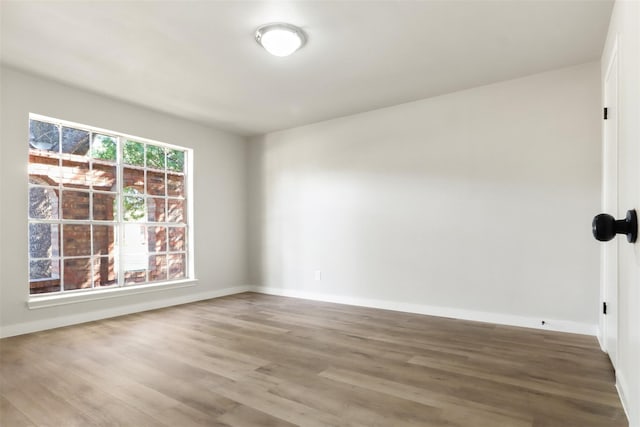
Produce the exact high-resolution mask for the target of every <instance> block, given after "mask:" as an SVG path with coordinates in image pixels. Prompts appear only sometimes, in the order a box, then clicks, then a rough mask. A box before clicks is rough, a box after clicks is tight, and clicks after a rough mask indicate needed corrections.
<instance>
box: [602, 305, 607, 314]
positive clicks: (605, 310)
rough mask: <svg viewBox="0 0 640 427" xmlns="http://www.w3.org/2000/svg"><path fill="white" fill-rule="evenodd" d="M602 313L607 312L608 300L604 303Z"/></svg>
mask: <svg viewBox="0 0 640 427" xmlns="http://www.w3.org/2000/svg"><path fill="white" fill-rule="evenodd" d="M602 314H607V303H606V302H603V303H602Z"/></svg>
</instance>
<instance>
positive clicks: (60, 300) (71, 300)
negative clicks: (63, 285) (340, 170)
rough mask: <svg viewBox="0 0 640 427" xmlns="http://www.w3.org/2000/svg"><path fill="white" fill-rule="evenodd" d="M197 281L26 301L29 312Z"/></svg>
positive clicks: (76, 293)
mask: <svg viewBox="0 0 640 427" xmlns="http://www.w3.org/2000/svg"><path fill="white" fill-rule="evenodd" d="M197 283H198V280H197V279H184V280H178V281H174V282H165V283H154V284H149V285H138V286H128V287H122V288H111V289H101V290H97V291H80V292H70V293H68V294H57V295H43V296H36V295H31V296H29V299H28V301H27V307H29V309H30V310H33V309H38V308H47V307H55V306H58V305H67V304H75V303H79V302H86V301H97V300H101V299H108V298H119V297H124V296H129V295H136V294H146V293H149V292H160V291H168V290H171V289H180V288H188V287H191V286H195V285H196V284H197Z"/></svg>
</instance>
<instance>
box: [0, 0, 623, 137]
mask: <svg viewBox="0 0 640 427" xmlns="http://www.w3.org/2000/svg"><path fill="white" fill-rule="evenodd" d="M1 8H2V10H1V12H2V22H1V23H2V29H1V37H2V42H1V43H2V44H1V59H2V62H3V63H5V64H8V65H12V66H15V67H18V68H22V69H24V70H27V71H31V72H34V73H37V74H40V75H44V76H47V77H51V78H54V79H56V80H59V81H62V82H66V83H69V84H72V85H75V86H79V87H82V88H86V89H90V90H92V91H94V92H98V93H102V94H105V95H109V96H112V97H115V98H119V99H123V100H126V101H130V102H133V103H136V104H139V105H143V106H147V107H150V108H153V109H157V110H161V111H165V112H169V113H172V114H176V115H178V116H182V117H186V118H189V119H192V120H196V121H199V122H203V123H207V124H209V125H212V126H215V127H218V128H221V129H226V130H230V131H233V132H237V133H240V134H243V135H252V134H257V133H265V132H270V131H274V130H279V129H285V128H290V127H294V126H299V125H302V124H307V123H313V122H317V121H321V120H325V119H329V118H334V117H339V116H344V115H348V114H353V113H358V112H363V111H368V110H372V109H375V108H380V107H385V106H389V105H395V104H399V103H403V102H408V101H413V100H417V99H421V98H426V97H430V96H434V95H439V94H443V93H447V92H452V91H456V90H460V89H464V88H469V87H474V86H479V85H483V84H488V83H492V82H496V81H501V80H505V79H510V78H515V77H519V76H524V75H528V74H533V73H536V72H541V71H545V70H550V69H554V68H560V67H564V66H570V65H574V64H579V63H583V62H587V61H591V60H596V59H598V58H599V57H600V54H601V50H602V47H603V43H604V38H605V33H606V29H607V25H608V21H609V16H610V13H611V8H612V1H609V0H586V1H580V0H568V1H560V0H539V1H520V0H504V1H482V0H470V1H454V0H448V1H373V2H368V1H356V0H352V1H296V2H278V1H261V2H248V1H228V2H227V1H163V2H151V1H126V2H113V1H111V2H109V1H100V2H98V1H84V2H73V1H66V2H62V1H44V2H36V1H2V3H1ZM274 21H286V22H290V23H292V24H295V25H298V26H300V27H302V28H303V29H304V30H305V31H306V33H307V35H308V42H307V44H306V45H305V47H304V48H303V49H302V50H300V51H298V52H296V53H295V54H294V55H293V56H291V57H288V58H276V57H272V56H270V55H269V54H267V53H266V52H265V51H264V50H262V49H261V48H260V47H259V46H258V45H257V43H256V42H255V41H254V39H253V33H254V31H255V29H256V28H257V27H258V26H260V25H261V24H264V23H268V22H274Z"/></svg>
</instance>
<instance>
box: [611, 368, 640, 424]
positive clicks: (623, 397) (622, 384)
mask: <svg viewBox="0 0 640 427" xmlns="http://www.w3.org/2000/svg"><path fill="white" fill-rule="evenodd" d="M616 390H617V391H618V397H620V402H621V403H622V409H624V413H625V415H626V416H627V420H629V427H640V420H632V419H631V414H630V413H629V407H628V406H627V393H626V390H627V382H626V380H625V379H624V376H623V375H621V372H620V371H619V370H617V371H616Z"/></svg>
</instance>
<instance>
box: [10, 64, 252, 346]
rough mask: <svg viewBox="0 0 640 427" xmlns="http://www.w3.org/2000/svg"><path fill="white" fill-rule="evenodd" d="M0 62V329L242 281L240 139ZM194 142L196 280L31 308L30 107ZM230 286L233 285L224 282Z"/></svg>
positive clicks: (190, 296)
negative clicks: (187, 284) (162, 288)
mask: <svg viewBox="0 0 640 427" xmlns="http://www.w3.org/2000/svg"><path fill="white" fill-rule="evenodd" d="M0 71H1V90H2V104H1V108H2V110H1V114H0V122H1V127H2V130H1V133H0V135H1V141H0V151H1V156H0V162H1V163H0V195H1V201H2V205H1V211H2V216H1V217H0V254H1V255H2V256H1V257H0V299H1V301H0V326H1V327H2V332H1V334H2V335H5V336H6V335H12V334H16V333H22V332H29V331H32V330H38V329H44V328H47V327H55V326H60V325H64V324H69V323H75V322H79V321H85V320H91V319H97V318H101V317H108V316H112V315H116V314H121V313H127V312H132V311H137V310H141V309H148V308H152V307H160V306H165V305H168V304H173V303H177V302H186V301H190V300H197V299H203V298H208V297H212V296H215V295H218V294H223V293H226V292H232V291H234V290H238V288H234V287H238V286H243V285H244V284H245V283H246V280H245V279H246V277H245V276H246V267H247V265H246V264H247V263H246V244H245V243H246V239H245V231H246V203H245V202H246V178H245V177H246V168H245V167H246V141H245V140H244V139H243V138H240V137H237V136H233V135H231V134H228V133H224V132H219V131H216V130H213V129H211V128H207V127H205V126H201V125H198V124H195V123H193V122H189V121H185V120H182V119H178V118H175V117H172V116H169V115H166V114H161V113H157V112H153V111H150V110H148V109H144V108H140V107H136V106H133V105H130V104H125V103H122V102H119V101H115V100H112V99H109V98H105V97H102V96H98V95H95V94H92V93H89V92H85V91H82V90H79V89H74V88H71V87H69V86H65V85H61V84H58V83H55V82H52V81H48V80H44V79H41V78H38V77H35V76H31V75H27V74H24V73H21V72H19V71H17V70H15V69H11V68H5V67H3V68H2V69H0ZM30 112H32V113H37V114H42V115H46V116H51V117H55V118H59V119H64V120H69V121H73V122H77V123H82V124H87V125H92V126H97V127H101V128H106V129H111V130H114V131H118V132H123V133H127V134H131V135H136V136H141V137H145V138H150V139H155V140H158V141H162V142H167V143H171V144H177V145H182V146H184V147H189V148H193V149H194V150H195V151H194V154H195V156H194V157H195V168H194V169H195V175H194V193H195V194H194V200H195V208H194V212H195V269H196V277H197V278H198V279H199V281H198V283H197V285H196V286H193V287H188V288H183V289H175V290H165V291H161V292H154V293H146V294H142V295H130V296H127V297H117V298H111V299H106V300H100V301H93V302H82V303H75V304H69V305H63V306H58V307H52V308H41V309H31V310H30V309H29V308H27V305H26V301H27V298H28V286H29V285H28V283H29V280H28V265H27V220H26V218H27V167H26V165H27V155H28V114H29V113H30ZM229 288H232V289H229Z"/></svg>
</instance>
